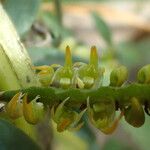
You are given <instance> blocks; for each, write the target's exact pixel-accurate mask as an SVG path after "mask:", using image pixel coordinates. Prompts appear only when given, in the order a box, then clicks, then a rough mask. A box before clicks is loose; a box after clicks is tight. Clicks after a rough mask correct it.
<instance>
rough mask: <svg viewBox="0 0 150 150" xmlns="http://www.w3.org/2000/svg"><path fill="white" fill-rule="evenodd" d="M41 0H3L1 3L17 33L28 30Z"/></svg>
mask: <svg viewBox="0 0 150 150" xmlns="http://www.w3.org/2000/svg"><path fill="white" fill-rule="evenodd" d="M40 3H41V0H5V1H4V3H3V5H4V7H5V9H6V11H7V13H8V14H9V16H10V17H11V19H12V22H13V23H14V25H15V27H16V29H17V31H18V33H19V34H23V33H25V32H26V31H28V30H29V28H30V27H31V25H32V24H33V21H34V20H35V17H36V16H37V12H38V9H39V7H40Z"/></svg>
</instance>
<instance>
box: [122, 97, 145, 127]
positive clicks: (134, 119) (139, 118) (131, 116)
mask: <svg viewBox="0 0 150 150" xmlns="http://www.w3.org/2000/svg"><path fill="white" fill-rule="evenodd" d="M124 116H125V120H126V121H127V122H128V123H129V124H130V125H132V126H133V127H137V128H138V127H141V126H142V125H143V124H144V122H145V114H144V110H143V107H142V105H141V104H140V103H139V101H138V99H137V98H135V97H133V98H132V99H131V104H130V105H129V106H128V107H127V108H125V109H124Z"/></svg>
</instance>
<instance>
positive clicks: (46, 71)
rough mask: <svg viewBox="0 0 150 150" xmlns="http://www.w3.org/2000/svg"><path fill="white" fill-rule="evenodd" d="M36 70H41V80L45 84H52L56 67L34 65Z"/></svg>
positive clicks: (39, 74)
mask: <svg viewBox="0 0 150 150" xmlns="http://www.w3.org/2000/svg"><path fill="white" fill-rule="evenodd" d="M34 69H36V70H40V72H39V73H38V77H39V81H40V82H41V83H42V85H43V86H46V87H48V86H49V85H50V84H51V81H52V77H53V75H54V69H53V67H51V66H37V67H34Z"/></svg>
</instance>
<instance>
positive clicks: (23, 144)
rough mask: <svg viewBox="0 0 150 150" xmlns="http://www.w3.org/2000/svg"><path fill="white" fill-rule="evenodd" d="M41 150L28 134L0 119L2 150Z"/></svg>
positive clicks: (0, 149) (0, 146) (0, 145)
mask: <svg viewBox="0 0 150 150" xmlns="http://www.w3.org/2000/svg"><path fill="white" fill-rule="evenodd" d="M20 149H21V150H40V148H39V147H38V145H36V144H35V142H34V141H32V140H31V139H30V138H29V137H28V136H27V135H26V134H24V133H23V132H22V131H21V130H20V129H18V128H16V127H15V126H14V125H12V124H10V123H9V122H8V121H5V120H2V119H0V150H20Z"/></svg>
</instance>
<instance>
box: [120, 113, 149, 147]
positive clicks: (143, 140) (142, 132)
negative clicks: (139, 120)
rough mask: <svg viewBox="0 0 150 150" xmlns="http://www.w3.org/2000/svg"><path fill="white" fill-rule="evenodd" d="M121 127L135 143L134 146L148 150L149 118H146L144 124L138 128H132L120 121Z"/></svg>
mask: <svg viewBox="0 0 150 150" xmlns="http://www.w3.org/2000/svg"><path fill="white" fill-rule="evenodd" d="M122 125H123V127H124V128H125V130H126V131H127V132H128V133H129V134H130V136H131V137H132V138H133V140H134V141H135V142H136V144H138V145H139V147H140V148H141V149H142V150H149V147H150V142H149V139H150V127H149V125H150V118H149V116H146V119H145V124H144V125H143V126H142V127H140V128H134V127H132V126H130V125H129V124H127V123H126V122H125V121H122Z"/></svg>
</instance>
